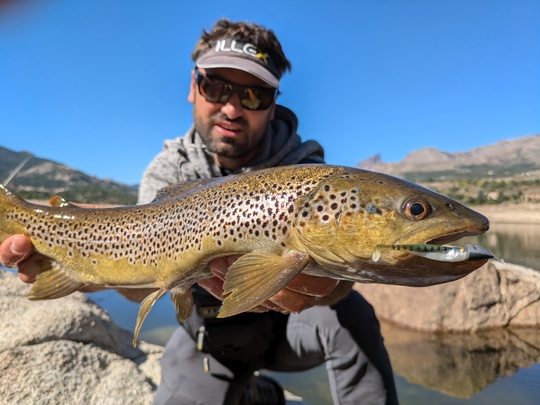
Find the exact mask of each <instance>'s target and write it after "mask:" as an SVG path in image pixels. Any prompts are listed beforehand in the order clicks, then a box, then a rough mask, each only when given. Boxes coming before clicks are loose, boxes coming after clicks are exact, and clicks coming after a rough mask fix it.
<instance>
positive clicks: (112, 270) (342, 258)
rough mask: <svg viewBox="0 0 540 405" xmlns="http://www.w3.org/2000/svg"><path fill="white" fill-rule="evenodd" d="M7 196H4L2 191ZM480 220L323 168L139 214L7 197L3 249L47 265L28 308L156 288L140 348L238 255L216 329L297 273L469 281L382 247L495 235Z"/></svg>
mask: <svg viewBox="0 0 540 405" xmlns="http://www.w3.org/2000/svg"><path fill="white" fill-rule="evenodd" d="M0 187H1V186H0ZM488 226H489V224H488V220H487V219H486V218H485V217H483V216H482V215H480V214H478V213H476V212H475V211H472V210H470V209H469V208H467V207H465V206H463V205H461V204H459V203H458V202H456V201H453V200H451V199H449V198H447V197H444V196H442V195H440V194H437V193H435V192H433V191H430V190H427V189H425V188H423V187H421V186H418V185H416V184H413V183H410V182H407V181H405V180H401V179H397V178H394V177H391V176H387V175H384V174H380V173H374V172H369V171H365V170H359V169H353V168H347V167H342V166H328V165H298V166H284V167H277V168H271V169H265V170H260V171H253V172H248V173H244V174H241V175H235V176H227V177H222V178H216V179H207V180H195V181H191V182H185V183H182V184H179V185H176V186H171V187H167V188H165V189H163V190H161V191H160V192H159V194H158V196H157V197H156V199H155V201H154V202H152V203H150V204H146V205H140V206H132V207H116V208H100V209H85V208H79V207H76V206H75V205H73V204H70V203H68V202H65V201H63V200H62V199H61V198H60V197H53V199H51V206H50V207H49V206H44V205H36V204H32V203H29V202H27V201H24V200H22V199H21V198H19V197H18V196H16V195H15V194H13V193H11V192H10V191H9V190H7V189H6V188H4V187H1V190H0V240H4V239H5V238H6V237H7V236H8V235H11V234H14V233H24V234H26V235H28V236H29V237H30V239H31V240H32V242H33V243H34V246H35V247H36V250H37V251H39V252H41V253H42V254H44V255H45V256H47V260H44V261H43V262H42V263H41V270H40V273H39V275H38V277H37V279H36V282H35V283H34V285H33V287H32V290H31V292H30V296H29V298H30V299H49V298H59V297H62V296H65V295H67V294H70V293H72V292H73V291H76V290H79V289H80V288H82V287H83V286H87V285H94V286H104V287H110V288H115V287H127V288H146V287H155V288H157V291H156V292H154V293H152V294H150V295H149V296H148V297H147V298H146V299H145V300H144V301H143V302H142V303H141V308H140V311H139V317H138V320H137V325H136V328H135V339H136V336H137V333H138V331H139V329H140V326H141V325H142V322H143V320H144V318H145V317H146V315H147V314H148V312H149V311H150V309H151V307H152V305H153V304H154V303H155V301H156V300H157V299H159V298H160V297H161V296H162V295H164V294H165V293H166V292H167V291H171V298H172V299H173V302H174V304H175V306H176V308H177V311H178V313H179V317H180V318H181V319H185V318H187V317H188V316H189V315H190V313H191V308H192V297H191V290H190V286H191V285H193V284H194V283H196V282H197V281H198V280H200V279H203V278H208V277H211V276H212V274H211V273H210V271H209V269H208V263H209V262H210V261H211V260H213V259H215V258H218V257H222V256H227V255H231V254H240V255H242V256H241V257H240V259H238V260H237V261H236V262H235V264H234V265H233V266H231V268H230V270H229V272H228V273H227V277H226V280H225V284H224V290H225V294H226V295H227V297H226V298H225V300H224V301H223V305H222V307H221V310H220V315H219V316H220V317H224V316H230V315H234V314H237V313H240V312H243V311H248V310H250V309H252V308H254V307H256V306H257V305H259V304H260V303H262V302H264V301H266V300H267V299H268V298H270V297H271V296H272V295H274V294H275V293H276V292H277V291H279V290H280V289H281V288H283V287H284V286H285V285H286V284H287V283H288V282H289V281H290V280H292V279H293V278H294V277H295V276H296V275H298V274H299V273H300V272H304V273H307V274H311V275H315V276H322V277H332V278H335V279H340V280H350V281H358V282H379V283H389V284H402V285H413V286H422V285H431V284H437V283H441V282H447V281H451V280H455V279H457V278H460V277H463V276H464V275H466V274H468V273H470V272H471V271H473V270H474V269H476V268H478V267H480V266H481V265H482V264H483V263H484V262H485V261H484V262H482V261H480V262H474V263H471V262H461V263H437V264H433V262H431V261H429V260H426V259H424V258H421V257H418V256H413V255H410V254H406V253H403V252H397V253H396V252H388V254H383V255H382V256H381V257H380V259H379V260H378V261H377V262H376V263H375V262H373V260H371V256H372V252H373V249H374V248H375V246H377V245H393V244H397V243H400V244H407V243H410V244H413V243H428V242H429V243H446V242H448V241H452V240H457V239H459V238H461V237H462V236H465V235H473V234H480V233H483V232H485V231H486V230H487V229H488Z"/></svg>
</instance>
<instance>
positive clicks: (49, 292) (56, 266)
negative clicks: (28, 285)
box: [28, 257, 85, 301]
mask: <svg viewBox="0 0 540 405" xmlns="http://www.w3.org/2000/svg"><path fill="white" fill-rule="evenodd" d="M37 266H38V267H39V273H38V275H37V277H36V281H35V282H34V284H33V285H32V289H31V290H30V293H29V294H28V299H29V300H32V301H35V300H49V299H54V298H61V297H65V296H66V295H69V294H71V293H73V292H75V291H78V290H79V289H81V288H82V287H84V286H85V283H82V282H80V281H79V280H77V279H76V278H75V277H74V276H73V272H71V271H70V270H69V269H65V268H64V267H62V265H61V264H60V263H58V262H57V261H55V260H53V259H50V258H48V257H45V258H43V259H42V260H40V261H39V262H38V263H37Z"/></svg>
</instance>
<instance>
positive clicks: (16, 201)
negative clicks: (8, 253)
mask: <svg viewBox="0 0 540 405" xmlns="http://www.w3.org/2000/svg"><path fill="white" fill-rule="evenodd" d="M25 204H26V201H24V200H23V199H22V198H21V197H19V196H18V195H17V194H15V193H12V192H11V191H9V190H8V189H7V188H6V187H4V186H3V185H2V184H0V242H3V241H4V240H5V239H6V238H7V237H8V236H10V235H13V234H16V233H21V232H23V229H24V228H23V227H22V225H21V224H20V223H18V222H17V221H13V220H9V219H8V214H13V213H14V212H16V211H17V210H21V209H22V208H23V206H24V205H25Z"/></svg>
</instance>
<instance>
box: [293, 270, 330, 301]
mask: <svg viewBox="0 0 540 405" xmlns="http://www.w3.org/2000/svg"><path fill="white" fill-rule="evenodd" d="M337 283H338V281H337V280H334V279H331V278H323V277H315V276H309V275H307V274H299V275H298V276H296V277H295V278H294V279H293V280H292V281H291V282H290V283H289V284H287V287H286V288H287V289H288V290H291V291H295V292H298V293H301V294H305V295H311V296H314V297H326V296H327V295H328V294H330V293H331V292H332V291H333V290H334V288H336V285H337Z"/></svg>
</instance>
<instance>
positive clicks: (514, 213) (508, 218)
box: [471, 204, 540, 224]
mask: <svg viewBox="0 0 540 405" xmlns="http://www.w3.org/2000/svg"><path fill="white" fill-rule="evenodd" d="M471 208H472V209H474V210H476V211H478V212H480V213H481V214H483V215H485V216H486V217H488V219H489V220H490V222H498V223H505V224H540V204H499V205H477V206H471Z"/></svg>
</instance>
